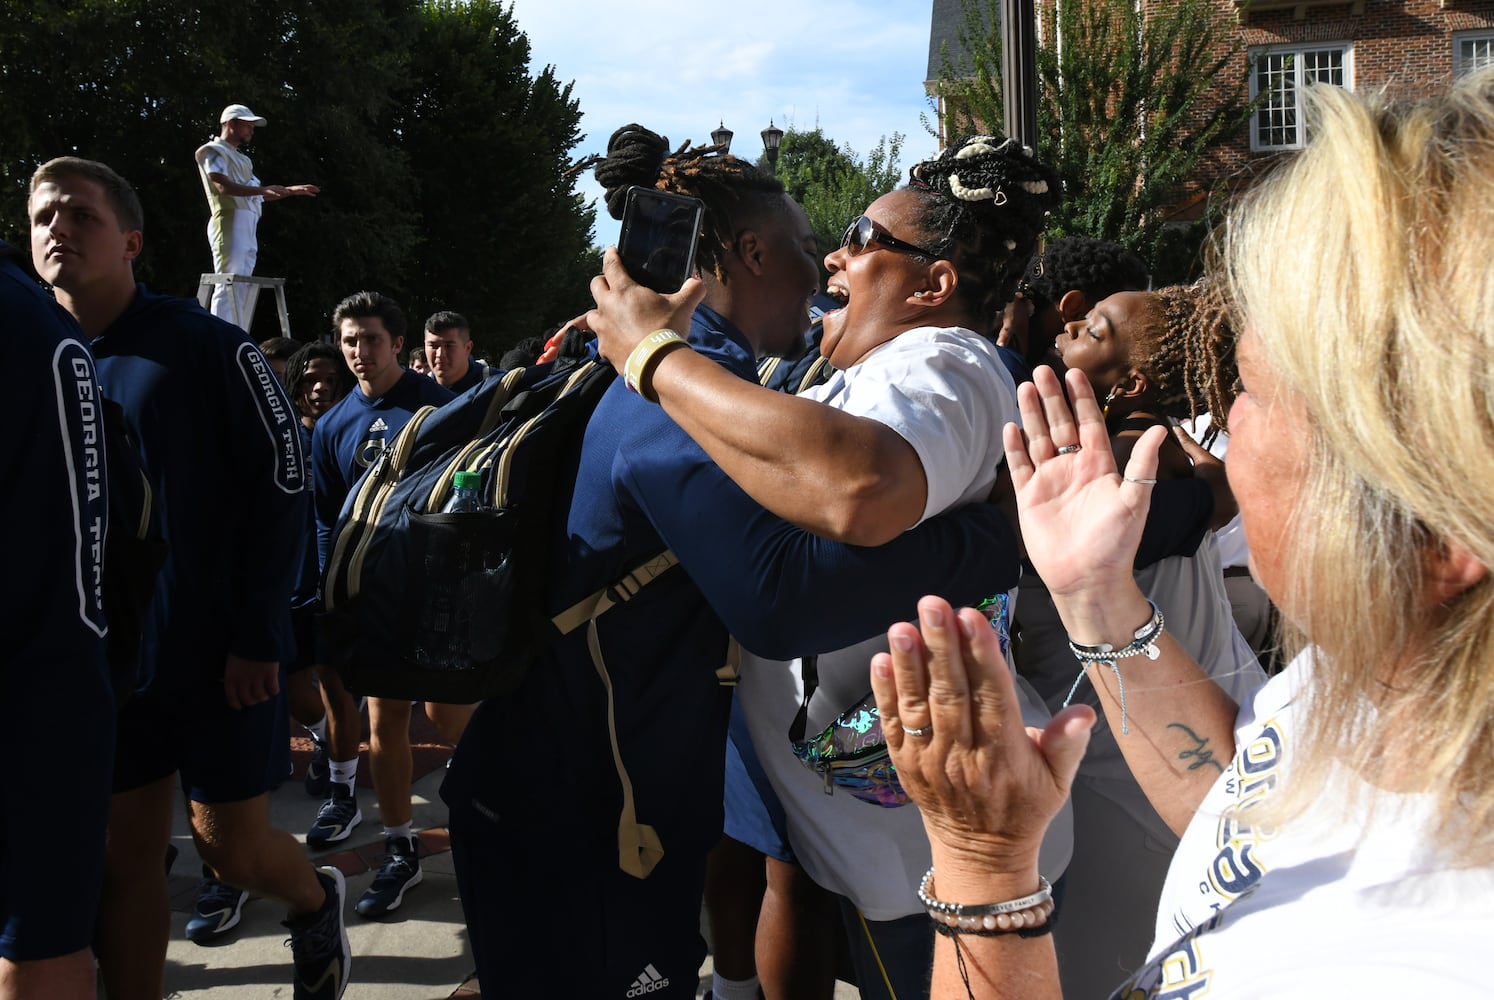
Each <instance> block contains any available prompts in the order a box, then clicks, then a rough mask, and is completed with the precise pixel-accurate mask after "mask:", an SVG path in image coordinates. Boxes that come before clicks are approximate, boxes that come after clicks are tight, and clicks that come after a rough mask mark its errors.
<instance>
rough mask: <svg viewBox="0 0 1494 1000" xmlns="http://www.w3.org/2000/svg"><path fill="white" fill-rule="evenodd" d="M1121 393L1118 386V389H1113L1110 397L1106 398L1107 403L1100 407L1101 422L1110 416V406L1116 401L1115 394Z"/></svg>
mask: <svg viewBox="0 0 1494 1000" xmlns="http://www.w3.org/2000/svg"><path fill="white" fill-rule="evenodd" d="M1119 391H1120V387H1119V386H1117V387H1116V388H1114V389H1111V390H1110V393H1109V395H1107V396H1106V397H1105V402H1104V404H1103V405H1101V407H1100V419H1101V420H1103V419H1105V418H1106V417H1108V416H1110V404H1111V403H1112V402H1113V401H1114V400H1115V394H1116V393H1117V392H1119Z"/></svg>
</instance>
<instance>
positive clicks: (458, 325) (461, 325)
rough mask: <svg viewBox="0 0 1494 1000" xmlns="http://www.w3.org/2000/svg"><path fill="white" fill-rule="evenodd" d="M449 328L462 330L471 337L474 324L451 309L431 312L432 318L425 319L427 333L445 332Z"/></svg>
mask: <svg viewBox="0 0 1494 1000" xmlns="http://www.w3.org/2000/svg"><path fill="white" fill-rule="evenodd" d="M447 330H462V331H463V332H465V333H467V334H468V337H469V339H470V337H471V332H472V326H471V324H469V323H468V322H467V317H465V316H463V315H462V314H461V313H458V312H452V311H451V310H450V309H442V310H441V311H440V312H436V313H431V317H430V319H428V320H426V321H425V332H426V333H444V332H445V331H447Z"/></svg>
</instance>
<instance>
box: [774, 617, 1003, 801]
mask: <svg viewBox="0 0 1494 1000" xmlns="http://www.w3.org/2000/svg"><path fill="white" fill-rule="evenodd" d="M978 610H980V611H983V612H985V614H986V617H987V618H989V619H990V622H991V627H992V628H994V629H995V630H996V634H997V637H998V639H999V640H1000V644H1001V655H1002V656H1007V655H1008V653H1009V650H1010V648H1011V639H1010V632H1009V624H1008V623H1009V622H1010V620H1011V615H1010V608H1009V605H1008V597H1007V595H1006V594H1004V593H1003V594H997V595H996V596H994V597H989V598H987V599H986V600H984V601H982V602H981V603H980V604H979V605H978ZM799 673H800V676H801V677H802V678H803V680H804V701H803V703H802V704H800V705H799V713H798V714H797V715H795V716H794V722H793V725H791V726H790V727H789V744H790V745H791V746H792V747H793V748H794V756H795V757H798V758H799V762H800V763H802V764H803V765H804V766H805V767H807V768H809V769H810V770H811V771H814V772H816V773H817V774H819V775H820V776H821V777H822V778H824V781H825V794H826V795H833V794H835V789H836V788H843V789H845V790H846V791H847V792H850V793H851V794H852V795H853V796H855V797H856V798H858V799H860V800H861V801H862V802H870V803H871V804H872V805H876V806H882V807H884V808H888V809H892V808H896V807H897V806H905V805H907V804H908V803H909V802H910V801H911V800H910V799H909V798H908V793H907V792H905V791H903V786H902V784H901V783H900V782H899V781H898V780H897V768H896V767H895V766H894V765H893V763H892V755H891V754H890V753H888V751H887V741H886V740H885V739H883V738H882V713H881V712H880V711H878V710H877V699H876V696H875V695H874V694H873V693H872V692H870V691H868V692H867V693H866V694H865V695H864V696H863V697H862V698H861V699H860V700H858V701H857V702H856V704H854V705H852V706H851V707H850V708H848V709H846V710H845V711H844V712H841V713H840V714H839V715H837V716H836V717H835V721H834V722H832V723H830V725H828V726H826V727H825V730H824V731H823V732H821V733H820V734H819V735H818V736H815V737H813V738H812V739H808V740H806V739H805V738H804V730H805V729H806V728H807V727H808V725H809V700H810V699H811V698H813V697H814V693H815V690H816V689H817V688H818V687H819V683H820V677H819V658H818V657H815V656H806V657H803V658H802V659H801V660H800V661H799Z"/></svg>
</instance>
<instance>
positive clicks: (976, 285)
mask: <svg viewBox="0 0 1494 1000" xmlns="http://www.w3.org/2000/svg"><path fill="white" fill-rule="evenodd" d="M908 173H909V178H910V180H909V184H908V190H910V191H914V192H916V193H918V194H920V195H922V196H923V199H924V203H923V209H924V215H923V219H922V227H923V230H924V232H925V233H927V234H928V235H929V236H930V237H932V238H933V240H934V241H935V242H933V244H932V245H931V246H929V247H928V249H929V250H930V251H931V252H933V253H934V254H936V255H938V256H940V257H944V258H946V259H948V260H950V261H951V262H953V263H954V264H955V266H956V267H958V268H959V270H960V284H959V291H960V294H961V296H962V297H963V298H964V300H965V302H966V303H967V304H968V305H969V307H970V309H971V311H972V313H973V314H974V315H976V316H980V317H984V318H986V319H988V320H990V321H992V322H994V321H995V318H996V316H997V315H998V314H999V313H1000V312H1001V309H1002V308H1003V307H1004V306H1005V305H1006V304H1007V303H1008V302H1010V301H1011V300H1012V298H1013V296H1014V295H1015V294H1016V290H1017V282H1018V280H1019V279H1020V278H1021V277H1022V272H1023V270H1024V269H1025V267H1026V265H1027V261H1028V259H1029V258H1030V257H1031V256H1032V254H1033V252H1034V251H1035V250H1036V249H1037V244H1038V238H1039V237H1040V236H1041V235H1042V232H1043V227H1044V225H1045V224H1046V222H1047V218H1048V213H1049V212H1051V211H1052V210H1053V209H1055V208H1057V207H1058V203H1059V193H1058V186H1059V185H1058V175H1057V174H1055V173H1054V172H1053V171H1052V170H1050V169H1049V168H1048V167H1047V166H1045V165H1044V164H1042V163H1040V162H1039V161H1038V160H1037V158H1036V157H1034V156H1033V155H1032V151H1031V150H1030V149H1028V148H1027V147H1025V146H1023V145H1022V144H1021V143H1019V142H1017V141H1016V140H1015V139H1002V138H997V137H994V136H989V135H977V136H971V137H970V138H967V139H965V140H963V141H962V142H960V143H959V144H958V145H956V146H952V147H950V148H948V149H946V150H945V151H944V152H943V153H941V154H939V156H938V158H937V159H933V160H926V161H924V162H923V163H919V164H917V165H916V166H914V167H913V168H912V169H911V170H910V171H909V172H908Z"/></svg>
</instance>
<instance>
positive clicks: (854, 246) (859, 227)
mask: <svg viewBox="0 0 1494 1000" xmlns="http://www.w3.org/2000/svg"><path fill="white" fill-rule="evenodd" d="M873 243H875V244H876V245H877V246H879V247H884V248H886V249H888V250H896V251H897V252H898V253H905V254H909V255H911V256H914V257H927V258H929V259H930V260H938V259H939V255H938V254H936V253H934V252H933V251H932V250H925V249H924V248H923V247H918V246H914V245H913V244H912V243H904V242H903V241H902V240H900V239H898V238H897V237H896V236H893V235H891V234H890V233H885V232H883V231H882V230H881V229H878V228H877V224H876V223H875V222H873V221H872V220H871V219H869V218H867V217H866V216H864V215H863V216H861V217H860V218H859V219H857V220H856V221H855V222H853V223H851V224H850V225H849V226H847V227H846V234H845V235H844V236H842V237H841V238H840V245H841V247H842V248H843V249H846V250H849V251H851V256H852V257H854V256H856V255H857V254H858V253H860V252H861V251H863V250H865V249H866V248H867V247H868V246H870V245H871V244H873Z"/></svg>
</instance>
